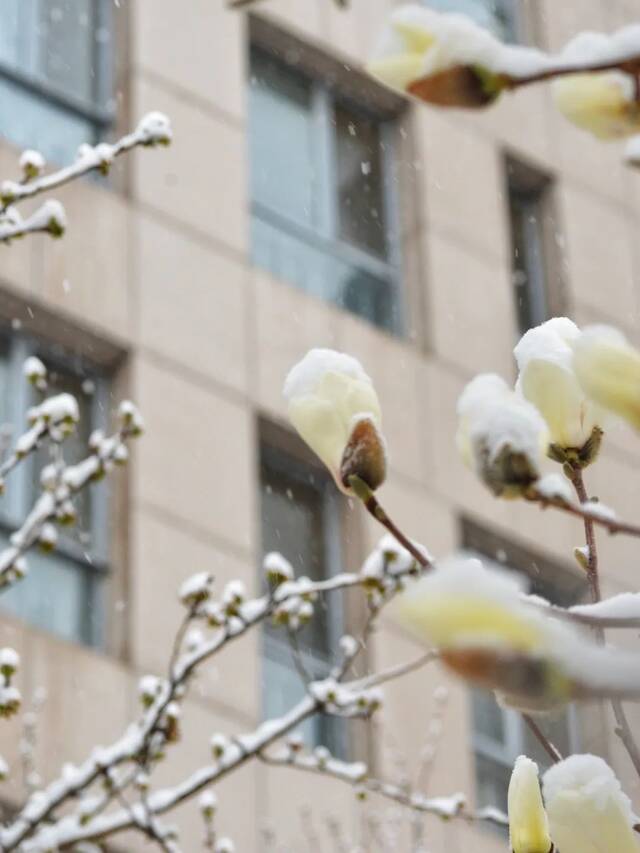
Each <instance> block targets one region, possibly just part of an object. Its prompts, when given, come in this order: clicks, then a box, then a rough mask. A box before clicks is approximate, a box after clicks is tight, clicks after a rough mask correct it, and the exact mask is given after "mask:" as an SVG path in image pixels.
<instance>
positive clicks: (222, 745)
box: [209, 734, 229, 759]
mask: <svg viewBox="0 0 640 853" xmlns="http://www.w3.org/2000/svg"><path fill="white" fill-rule="evenodd" d="M209 745H210V747H211V754H212V755H213V757H214V758H216V759H217V758H222V757H223V756H224V754H225V752H226V751H227V750H228V749H229V738H228V737H227V736H226V735H223V734H215V735H213V736H212V738H211V740H210V741H209Z"/></svg>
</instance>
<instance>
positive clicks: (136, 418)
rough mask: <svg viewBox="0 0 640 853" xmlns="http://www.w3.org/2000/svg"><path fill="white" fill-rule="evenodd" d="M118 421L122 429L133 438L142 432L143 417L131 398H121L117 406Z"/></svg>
mask: <svg viewBox="0 0 640 853" xmlns="http://www.w3.org/2000/svg"><path fill="white" fill-rule="evenodd" d="M118 421H119V422H120V426H121V428H122V429H124V430H126V432H127V434H128V435H130V436H132V437H133V438H137V437H138V436H140V435H142V433H143V432H144V419H143V417H142V415H141V414H140V411H139V410H138V408H137V406H135V405H134V404H133V403H132V402H131V400H123V401H122V402H121V403H120V405H119V406H118Z"/></svg>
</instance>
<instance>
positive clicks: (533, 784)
mask: <svg viewBox="0 0 640 853" xmlns="http://www.w3.org/2000/svg"><path fill="white" fill-rule="evenodd" d="M508 801H509V809H508V810H509V839H510V842H511V850H512V851H513V853H550V851H551V850H552V847H553V845H552V844H551V838H550V837H549V824H548V821H547V814H546V812H545V810H544V806H543V804H542V794H541V793H540V783H539V782H538V765H537V764H535V762H533V761H531V760H530V759H529V758H527V757H526V756H524V755H521V756H520V757H519V758H517V759H516V763H515V765H514V767H513V772H512V773H511V780H510V782H509V796H508Z"/></svg>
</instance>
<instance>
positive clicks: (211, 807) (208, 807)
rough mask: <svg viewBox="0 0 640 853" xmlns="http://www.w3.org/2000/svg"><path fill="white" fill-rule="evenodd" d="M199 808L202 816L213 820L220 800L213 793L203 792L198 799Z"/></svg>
mask: <svg viewBox="0 0 640 853" xmlns="http://www.w3.org/2000/svg"><path fill="white" fill-rule="evenodd" d="M198 806H199V808H200V811H201V812H202V814H203V815H204V816H205V817H206V818H209V819H211V818H212V817H213V815H214V814H215V811H216V809H217V808H218V798H217V797H216V795H215V794H214V793H213V791H203V792H202V794H200V797H199V798H198Z"/></svg>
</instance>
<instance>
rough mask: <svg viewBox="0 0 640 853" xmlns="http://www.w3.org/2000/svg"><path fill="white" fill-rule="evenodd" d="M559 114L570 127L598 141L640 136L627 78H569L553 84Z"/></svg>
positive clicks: (639, 116)
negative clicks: (576, 128)
mask: <svg viewBox="0 0 640 853" xmlns="http://www.w3.org/2000/svg"><path fill="white" fill-rule="evenodd" d="M553 96H554V100H555V103H556V106H557V107H558V109H559V110H560V112H561V113H562V114H563V115H564V116H565V117H566V118H567V119H569V121H570V122H572V124H575V125H576V126H577V127H580V128H582V129H583V130H587V131H589V132H590V133H592V134H593V135H594V136H597V137H598V138H599V139H619V138H621V137H625V136H632V135H633V134H634V133H640V103H638V101H637V100H636V97H635V85H634V81H633V78H632V77H631V76H630V75H629V74H624V73H623V72H621V71H606V72H603V73H600V74H571V75H569V76H567V77H560V78H559V79H557V80H556V81H555V82H554V83H553Z"/></svg>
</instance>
